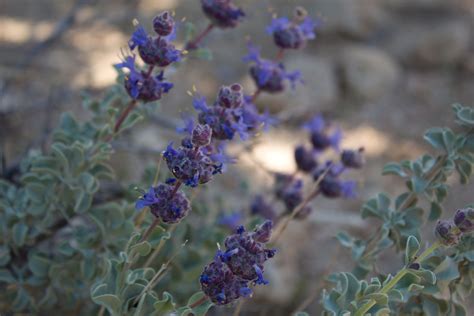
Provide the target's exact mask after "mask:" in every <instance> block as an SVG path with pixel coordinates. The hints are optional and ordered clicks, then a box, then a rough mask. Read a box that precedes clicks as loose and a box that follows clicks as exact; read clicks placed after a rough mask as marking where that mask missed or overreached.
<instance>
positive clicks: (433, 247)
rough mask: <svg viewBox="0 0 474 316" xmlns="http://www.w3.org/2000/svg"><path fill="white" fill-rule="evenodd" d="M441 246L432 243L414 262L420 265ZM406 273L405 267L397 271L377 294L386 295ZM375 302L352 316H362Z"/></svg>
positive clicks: (371, 300) (372, 301) (371, 302)
mask: <svg viewBox="0 0 474 316" xmlns="http://www.w3.org/2000/svg"><path fill="white" fill-rule="evenodd" d="M440 246H441V243H440V242H439V241H436V242H434V243H433V244H432V245H431V246H430V247H429V248H427V249H426V250H425V251H423V253H422V254H421V255H420V256H419V257H418V258H417V259H416V260H415V261H414V262H416V263H421V262H422V261H423V260H425V259H426V258H427V257H428V256H429V255H430V254H431V253H433V251H435V250H436V249H438V248H439V247H440ZM407 273H408V268H407V267H405V268H403V269H402V270H400V271H398V273H397V274H396V275H395V276H394V277H393V279H391V280H390V281H389V282H388V283H387V284H385V285H384V287H382V289H381V290H380V292H379V293H381V294H387V293H388V292H389V291H390V290H391V289H392V288H393V287H394V286H395V285H397V283H398V282H399V281H400V280H401V279H402V278H403V277H404V276H405V275H406V274H407ZM375 304H376V301H375V300H373V299H370V300H369V301H368V302H367V303H365V304H364V305H362V306H361V307H360V308H359V309H358V310H357V311H356V313H355V314H354V315H355V316H364V315H365V314H366V313H367V312H368V311H369V310H370V309H371V308H372V307H373V306H374V305H375Z"/></svg>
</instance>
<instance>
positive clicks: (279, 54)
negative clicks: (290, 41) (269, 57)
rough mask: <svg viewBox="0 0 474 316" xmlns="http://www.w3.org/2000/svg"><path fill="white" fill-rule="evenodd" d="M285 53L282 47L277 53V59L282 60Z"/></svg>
mask: <svg viewBox="0 0 474 316" xmlns="http://www.w3.org/2000/svg"><path fill="white" fill-rule="evenodd" d="M284 54H285V49H283V48H281V49H280V50H279V51H278V53H277V55H276V58H275V61H280V60H282V59H283V55H284Z"/></svg>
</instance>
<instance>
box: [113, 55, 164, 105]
mask: <svg viewBox="0 0 474 316" xmlns="http://www.w3.org/2000/svg"><path fill="white" fill-rule="evenodd" d="M115 67H116V68H117V69H121V68H127V69H128V70H129V72H128V74H127V75H126V77H125V82H124V85H125V89H126V90H127V92H128V94H129V95H130V97H132V98H133V99H135V100H142V101H144V102H152V101H156V100H159V99H161V97H162V95H163V93H168V92H169V91H170V90H171V88H172V87H173V84H172V83H170V82H166V81H164V77H163V72H160V73H159V74H158V75H157V76H148V75H147V74H146V73H144V72H138V71H137V70H136V68H135V55H132V56H127V57H125V60H124V61H123V62H122V63H119V64H116V65H115Z"/></svg>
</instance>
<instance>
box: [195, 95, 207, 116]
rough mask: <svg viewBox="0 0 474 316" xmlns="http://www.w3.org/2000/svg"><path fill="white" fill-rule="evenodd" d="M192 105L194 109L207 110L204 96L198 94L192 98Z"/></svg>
mask: <svg viewBox="0 0 474 316" xmlns="http://www.w3.org/2000/svg"><path fill="white" fill-rule="evenodd" d="M193 106H194V108H195V109H196V110H199V111H203V112H207V110H208V106H207V103H206V98H205V97H203V96H201V95H199V94H198V95H196V96H195V97H194V98H193Z"/></svg>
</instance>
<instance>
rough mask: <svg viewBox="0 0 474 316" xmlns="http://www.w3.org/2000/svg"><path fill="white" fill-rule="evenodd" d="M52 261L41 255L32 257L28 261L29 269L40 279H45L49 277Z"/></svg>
mask: <svg viewBox="0 0 474 316" xmlns="http://www.w3.org/2000/svg"><path fill="white" fill-rule="evenodd" d="M50 265H51V260H48V259H47V258H45V257H42V256H40V255H32V256H30V258H29V259H28V267H29V268H30V270H31V272H33V274H34V275H36V276H38V277H44V276H47V275H48V271H49V267H50Z"/></svg>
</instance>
